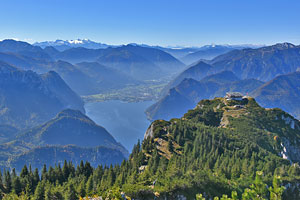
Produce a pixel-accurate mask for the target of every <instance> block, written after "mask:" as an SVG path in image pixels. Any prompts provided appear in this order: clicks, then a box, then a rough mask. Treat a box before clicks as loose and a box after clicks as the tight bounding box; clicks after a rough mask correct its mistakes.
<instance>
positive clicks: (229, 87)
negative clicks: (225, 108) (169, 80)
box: [146, 71, 263, 120]
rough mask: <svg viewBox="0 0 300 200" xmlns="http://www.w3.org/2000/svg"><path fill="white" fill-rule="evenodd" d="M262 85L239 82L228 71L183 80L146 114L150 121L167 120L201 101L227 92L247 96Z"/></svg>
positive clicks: (251, 81) (178, 115)
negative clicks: (198, 79)
mask: <svg viewBox="0 0 300 200" xmlns="http://www.w3.org/2000/svg"><path fill="white" fill-rule="evenodd" d="M262 84H263V82H261V81H258V80H255V79H246V80H240V79H239V78H238V77H237V76H236V75H235V74H233V73H232V72H230V71H223V72H220V73H217V74H214V75H210V76H207V77H205V78H203V79H202V80H200V81H196V80H194V79H184V80H183V81H182V82H181V83H180V84H178V85H177V86H176V87H174V88H172V89H170V90H169V93H168V94H167V95H165V96H164V97H163V98H161V99H160V100H159V101H158V102H157V103H155V104H153V105H152V106H151V107H149V108H148V109H147V110H146V113H147V115H148V118H149V119H151V120H155V119H166V120H169V119H171V118H175V117H180V116H182V115H183V114H184V113H185V112H187V111H188V110H189V109H192V108H194V107H195V106H196V104H197V102H199V101H200V100H201V99H210V98H214V97H217V96H219V97H220V96H224V95H225V94H226V92H229V91H240V92H242V93H245V94H247V93H250V92H251V91H253V90H254V89H256V88H258V87H259V86H261V85H262ZM182 99H185V101H183V100H182Z"/></svg>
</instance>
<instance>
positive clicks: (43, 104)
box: [0, 63, 84, 128]
mask: <svg viewBox="0 0 300 200" xmlns="http://www.w3.org/2000/svg"><path fill="white" fill-rule="evenodd" d="M0 106H1V107H0V124H5V125H10V126H14V127H17V128H25V127H31V126H34V125H37V124H40V123H43V122H45V121H47V120H49V119H51V118H52V117H54V116H55V115H56V113H57V112H59V111H61V110H62V109H65V108H74V109H78V110H81V111H82V112H84V108H83V102H82V100H81V99H80V97H79V96H78V95H77V94H75V93H74V92H73V91H72V90H71V89H70V88H69V86H68V85H66V83H65V82H64V81H63V80H62V79H61V78H60V76H59V75H58V74H57V73H55V72H53V71H52V72H49V73H46V74H43V75H38V74H36V73H35V72H32V71H22V70H19V69H17V68H15V67H12V66H10V65H8V64H6V63H0Z"/></svg>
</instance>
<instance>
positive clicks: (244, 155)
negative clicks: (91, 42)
mask: <svg viewBox="0 0 300 200" xmlns="http://www.w3.org/2000/svg"><path fill="white" fill-rule="evenodd" d="M227 103H230V105H228V104H227ZM236 103H237V102H234V101H232V102H225V101H223V100H222V99H220V98H217V99H215V100H212V101H206V100H205V101H201V102H200V103H199V104H198V106H197V108H196V109H194V110H192V111H189V112H188V113H187V114H186V115H185V116H184V117H183V118H181V119H172V120H171V121H169V122H168V121H163V120H158V121H155V122H153V123H152V125H151V128H150V130H149V132H148V135H146V136H147V137H146V139H145V140H144V141H143V142H142V144H141V143H140V142H139V141H138V143H137V144H136V145H135V146H134V148H133V150H132V153H131V155H130V157H129V159H128V160H124V161H123V162H122V163H121V165H115V166H113V165H110V166H102V165H100V166H98V167H97V168H93V167H91V164H90V163H89V162H83V161H82V162H80V163H79V164H78V165H77V166H76V167H75V165H73V164H72V163H70V162H69V163H68V162H67V161H65V162H64V164H63V167H62V168H61V167H60V165H56V166H51V167H49V168H48V169H47V168H46V165H45V166H44V167H43V169H42V173H41V179H40V178H39V176H38V172H37V171H36V170H35V171H34V172H32V169H31V167H29V169H28V168H27V167H24V168H23V169H22V170H21V173H20V175H19V176H18V175H17V174H16V175H15V174H14V170H12V172H11V173H10V172H8V171H4V172H3V188H4V193H6V194H10V195H13V193H17V194H19V195H22V194H23V193H24V194H26V195H28V196H30V197H33V199H51V198H53V199H63V198H64V199H76V198H79V197H84V196H93V195H100V196H102V197H104V198H105V197H108V198H112V197H115V198H119V196H120V191H123V192H125V193H126V195H127V196H130V197H131V198H135V199H137V198H139V199H145V198H149V199H154V196H155V195H158V194H160V196H161V197H162V198H164V197H166V198H167V199H174V198H175V197H176V195H177V194H184V195H185V196H186V197H187V198H188V199H193V198H195V195H196V194H197V193H199V192H201V193H203V194H204V193H205V197H206V198H212V197H214V196H218V197H222V198H223V199H226V198H227V199H228V196H230V195H231V197H232V199H240V198H242V197H243V198H245V199H254V196H253V195H255V196H258V197H259V199H264V198H268V197H269V196H272V198H273V199H276V198H277V199H280V198H279V197H281V196H282V195H283V196H284V197H285V198H286V197H287V196H288V195H289V193H288V194H287V193H286V192H284V190H283V188H282V187H281V185H282V184H287V183H289V184H291V185H292V186H293V187H297V184H298V183H299V181H300V169H299V165H298V164H293V165H291V164H290V162H289V161H288V160H286V159H283V158H282V157H281V156H279V155H280V153H281V152H282V146H281V143H282V142H284V141H286V140H288V141H291V145H297V144H293V141H294V140H296V141H297V140H298V137H299V135H298V134H297V133H298V132H297V131H299V129H291V128H290V125H289V124H286V123H285V121H284V120H282V118H281V117H280V116H282V115H284V116H285V117H291V116H289V115H287V114H286V113H284V112H282V111H280V110H278V109H271V110H270V109H268V110H266V109H263V108H261V107H260V106H259V105H258V104H257V103H256V102H255V100H254V99H251V98H249V99H247V100H245V101H243V102H238V103H240V104H243V105H244V106H245V107H244V108H242V109H236V108H235V107H234V105H235V104H236ZM226 104H227V105H226ZM224 120H227V123H226V125H224V126H222V127H220V126H218V124H222V123H224ZM217 122H218V123H217ZM298 123H299V122H296V121H295V125H297V126H298V125H299V124H298ZM151 130H152V132H153V134H151ZM151 135H153V137H151ZM295 161H296V160H295ZM256 171H261V172H259V173H257V174H256ZM262 174H264V176H262ZM279 176H280V177H281V180H282V181H283V182H282V183H281V181H280V180H279ZM0 177H1V176H0ZM273 177H274V178H273ZM18 179H19V180H20V182H21V187H20V185H19V183H18V182H19V181H18ZM272 180H273V186H272V187H269V188H268V189H267V187H266V185H271V184H272ZM293 187H290V188H287V192H290V193H291V194H292V197H290V198H288V199H299V197H300V196H299V194H298V193H296V192H291V191H289V190H291V188H293ZM20 188H21V189H20ZM247 188H248V189H247ZM232 191H236V192H232ZM226 195H227V197H226ZM202 198H203V197H202ZM255 198H256V197H255ZM286 199H287V198H286Z"/></svg>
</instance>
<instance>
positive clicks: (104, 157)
mask: <svg viewBox="0 0 300 200" xmlns="http://www.w3.org/2000/svg"><path fill="white" fill-rule="evenodd" d="M124 159H126V157H125V156H124V155H123V153H122V152H121V151H119V150H117V149H114V148H109V147H103V146H100V147H93V148H84V147H78V146H73V145H67V146H43V147H37V148H34V149H32V150H30V151H28V152H26V153H24V154H21V155H18V156H16V157H13V158H12V159H11V160H9V161H8V162H7V166H8V167H10V168H16V170H17V171H21V169H22V167H23V166H24V165H28V164H29V163H30V164H31V166H32V167H34V168H38V169H41V168H42V167H43V165H44V164H45V165H47V166H54V165H55V164H56V165H57V164H60V165H62V164H63V163H64V160H67V161H72V163H73V164H75V165H79V163H80V162H81V161H82V160H83V161H88V162H89V163H91V165H92V166H93V167H97V166H98V165H100V164H101V165H107V166H109V165H111V164H120V163H121V162H122V161H123V160H124Z"/></svg>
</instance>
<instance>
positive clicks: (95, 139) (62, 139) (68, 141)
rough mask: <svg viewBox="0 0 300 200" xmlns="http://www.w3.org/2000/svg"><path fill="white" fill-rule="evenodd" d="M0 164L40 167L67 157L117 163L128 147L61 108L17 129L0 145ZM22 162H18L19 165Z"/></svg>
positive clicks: (82, 115) (86, 120)
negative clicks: (45, 119)
mask: <svg viewBox="0 0 300 200" xmlns="http://www.w3.org/2000/svg"><path fill="white" fill-rule="evenodd" d="M0 156H1V165H2V166H8V167H17V168H18V169H20V168H21V167H22V166H23V165H24V164H25V163H27V164H29V163H31V164H32V165H33V166H34V167H38V168H41V167H42V166H43V164H44V163H43V162H45V161H47V162H46V163H47V164H50V165H54V164H56V163H57V162H59V163H63V161H64V160H65V159H68V160H69V159H70V161H72V162H74V163H79V162H80V161H81V160H89V159H91V162H92V163H93V165H94V166H97V165H98V164H108V163H109V164H110V163H120V162H121V161H122V160H123V159H124V158H126V157H127V156H128V151H127V150H126V149H125V148H124V147H123V146H122V145H121V144H120V143H118V142H116V140H115V139H114V138H113V137H112V136H111V135H110V133H108V132H107V131H106V130H105V129H104V128H103V127H101V126H99V125H97V124H96V123H95V122H93V121H92V120H91V119H90V118H88V117H87V116H85V115H84V114H82V113H81V112H80V111H77V110H71V109H67V110H63V111H62V112H60V113H58V114H57V115H56V117H55V118H53V119H51V120H50V121H48V122H46V123H44V124H42V125H39V126H36V127H34V128H32V129H28V130H25V131H21V132H19V133H18V135H17V136H16V137H15V138H13V139H11V140H10V141H9V142H7V143H4V144H1V145H0ZM21 164H22V165H21Z"/></svg>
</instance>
